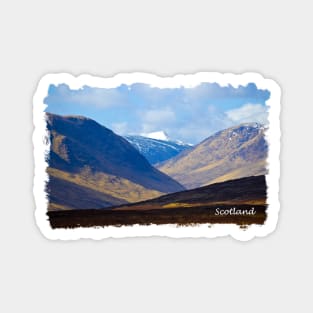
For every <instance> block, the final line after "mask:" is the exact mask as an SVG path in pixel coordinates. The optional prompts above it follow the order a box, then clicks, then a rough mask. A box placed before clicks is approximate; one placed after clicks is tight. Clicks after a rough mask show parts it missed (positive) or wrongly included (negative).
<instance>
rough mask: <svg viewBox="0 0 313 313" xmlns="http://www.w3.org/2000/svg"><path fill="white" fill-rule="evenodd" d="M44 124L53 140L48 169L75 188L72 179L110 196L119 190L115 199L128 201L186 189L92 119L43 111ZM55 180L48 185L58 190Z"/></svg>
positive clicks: (53, 190)
mask: <svg viewBox="0 0 313 313" xmlns="http://www.w3.org/2000/svg"><path fill="white" fill-rule="evenodd" d="M47 128H48V131H49V132H50V142H51V149H50V154H49V158H48V162H49V168H48V173H49V175H51V176H54V177H55V178H57V179H59V180H60V179H61V180H63V181H66V182H67V183H68V184H69V185H70V184H71V187H73V188H74V185H72V184H75V188H77V185H78V186H80V188H87V189H88V188H89V189H91V190H94V191H96V192H102V193H103V194H104V195H105V194H106V195H107V196H111V197H113V198H115V197H116V195H118V194H120V196H121V198H120V199H119V200H118V201H126V202H132V201H139V200H140V199H147V198H152V197H155V196H158V195H161V194H164V193H169V192H175V191H178V190H183V189H184V187H183V186H182V185H180V184H179V183H178V182H176V181H175V180H173V179H172V178H170V177H169V176H167V175H166V174H164V173H162V172H160V171H158V170H157V169H155V168H154V167H152V166H151V165H150V164H149V162H148V161H147V160H146V159H145V158H144V156H142V155H141V154H140V153H139V152H138V151H137V150H136V149H135V148H134V147H133V146H132V145H131V144H130V143H129V142H128V141H127V140H126V139H124V138H123V137H121V136H118V135H116V134H115V133H114V132H113V131H111V130H110V129H108V128H106V127H104V126H102V125H100V124H98V123H97V122H95V121H94V120H92V119H89V118H85V117H81V116H61V115H56V114H51V113H47ZM56 182H59V181H56V180H54V182H52V183H51V184H50V185H48V189H49V190H50V192H52V193H53V192H55V193H58V194H61V191H60V190H59V188H58V184H57V183H56ZM99 186H100V187H101V188H102V189H101V188H100V189H99V188H98V187H99ZM89 189H88V190H89ZM88 190H87V191H88ZM101 190H103V191H101ZM87 191H86V192H85V193H87ZM59 200H60V201H59V202H62V201H63V202H64V201H65V200H66V199H65V198H64V197H63V199H59ZM90 200H91V199H90ZM76 202H77V201H76V200H75V201H74V203H73V207H75V205H76V206H77V203H76ZM113 202H114V201H113ZM112 204H114V203H110V204H108V206H109V205H112ZM59 205H61V204H60V203H59Z"/></svg>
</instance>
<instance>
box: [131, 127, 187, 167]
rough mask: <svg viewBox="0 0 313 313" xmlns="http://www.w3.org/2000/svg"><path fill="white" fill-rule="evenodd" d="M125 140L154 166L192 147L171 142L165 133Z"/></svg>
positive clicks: (132, 137)
mask: <svg viewBox="0 0 313 313" xmlns="http://www.w3.org/2000/svg"><path fill="white" fill-rule="evenodd" d="M158 138H162V139H158ZM125 139H126V140H128V141H129V142H130V143H131V144H132V145H133V146H134V147H135V148H136V149H137V150H138V151H139V152H140V153H141V154H142V155H143V156H144V157H145V158H146V159H147V160H148V161H149V162H150V163H151V164H154V165H155V164H157V163H161V162H164V161H166V160H168V159H170V158H172V157H174V156H176V155H178V154H179V153H180V152H182V151H185V150H189V149H191V147H192V146H191V145H190V144H185V143H182V142H177V141H171V140H170V139H169V138H168V136H167V134H166V133H164V132H154V133H150V134H145V136H125Z"/></svg>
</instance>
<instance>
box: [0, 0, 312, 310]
mask: <svg viewBox="0 0 313 313" xmlns="http://www.w3.org/2000/svg"><path fill="white" fill-rule="evenodd" d="M309 4H310V1H289V2H287V1H275V2H274V1H259V2H256V1H238V0H237V1H216V2H214V3H213V2H210V1H195V0H194V1H189V2H187V1H160V0H159V1H154V2H152V1H124V2H122V1H112V2H110V4H109V2H105V1H2V2H1V4H0V35H1V36H0V38H1V43H0V45H1V48H0V62H1V64H0V65H1V66H0V77H1V89H0V90H1V123H0V127H1V132H0V134H1V163H0V164H1V168H0V173H1V190H2V192H1V200H2V201H1V203H2V205H1V211H2V214H1V219H0V231H1V237H0V238H1V239H0V240H1V257H0V260H1V270H0V271H1V273H0V284H1V301H0V310H1V312H26V311H27V312H28V311H30V312H74V311H76V312H170V311H172V312H173V311H174V312H209V311H212V312H238V311H241V312H281V311H284V312H286V311H287V312H310V311H312V309H313V307H312V302H311V299H310V296H311V295H312V269H311V266H312V264H313V263H312V261H313V260H312V215H313V214H312V210H313V207H312V200H311V190H310V189H311V186H312V183H311V181H310V180H311V176H312V165H311V161H312V152H311V151H312V149H311V151H309V149H310V146H311V145H312V139H311V138H310V137H311V135H312V122H311V121H312V109H311V107H312V103H311V102H312V91H311V90H312V87H311V85H312V78H311V71H312V55H313V53H312V52H313V51H312V33H311V29H312V26H313V25H312V16H311V13H312V10H311V8H310V6H309ZM310 44H311V45H310ZM121 71H122V72H132V71H145V72H152V73H155V74H158V75H161V76H167V75H173V74H177V73H194V72H197V71H221V72H234V73H241V72H245V71H257V72H260V73H261V74H263V75H264V76H266V77H268V78H273V79H274V80H276V81H277V82H278V83H279V84H280V85H281V87H282V90H283V99H282V102H283V103H282V115H281V122H282V130H283V137H282V154H281V161H282V168H281V169H282V173H281V194H280V197H281V204H282V208H281V213H280V219H279V224H278V227H277V230H276V231H275V232H274V233H273V234H271V235H270V236H268V237H267V238H263V239H254V240H253V241H250V242H246V243H243V242H237V241H235V240H233V239H230V238H222V239H214V240H212V239H206V240H204V239H201V240H199V239H197V240H191V239H189V240H175V239H167V238H150V239H140V238H138V239H127V240H126V239H123V240H113V239H109V240H102V241H98V242H96V241H91V240H84V241H77V242H58V241H48V240H47V239H45V238H44V237H43V236H42V235H41V233H40V232H39V230H38V228H37V226H36V224H35V220H34V210H35V208H34V200H33V196H32V179H33V158H32V143H31V136H32V131H33V125H32V96H33V93H34V91H35V89H36V84H37V82H38V80H39V79H40V78H41V77H42V76H43V75H44V74H46V73H49V72H70V73H72V74H75V75H78V74H81V73H90V74H94V75H99V76H105V77H107V76H112V75H113V74H115V73H118V72H121Z"/></svg>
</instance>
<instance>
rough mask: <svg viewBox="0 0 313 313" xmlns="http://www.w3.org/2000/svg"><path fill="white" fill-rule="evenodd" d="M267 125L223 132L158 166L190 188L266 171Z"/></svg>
mask: <svg viewBox="0 0 313 313" xmlns="http://www.w3.org/2000/svg"><path fill="white" fill-rule="evenodd" d="M267 150H268V149H267V143H266V140H265V136H264V127H263V126H262V125H260V124H256V123H253V124H243V125H239V126H235V127H231V128H229V129H225V130H223V131H220V132H218V133H216V134H214V135H213V136H210V137H209V138H207V139H206V140H204V141H202V142H201V143H199V144H198V145H196V146H195V147H194V148H192V149H191V150H187V151H184V152H182V153H181V154H179V155H178V156H177V157H174V158H172V159H170V160H168V161H166V162H164V163H162V164H160V165H159V166H158V169H159V170H161V171H162V172H164V173H166V174H167V175H169V176H171V177H172V178H174V179H175V180H177V181H178V182H180V183H181V184H183V185H184V186H185V187H186V188H197V187H200V186H205V185H209V184H212V183H216V182H222V181H227V180H231V179H236V178H241V177H247V176H255V175H262V174H265V173H266V159H267Z"/></svg>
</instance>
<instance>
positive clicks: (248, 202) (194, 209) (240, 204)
mask: <svg viewBox="0 0 313 313" xmlns="http://www.w3.org/2000/svg"><path fill="white" fill-rule="evenodd" d="M266 208H267V205H266V181H265V176H256V177H246V178H241V179H237V180H231V181H227V182H223V183H217V184H213V185H210V186H205V187H201V188H197V189H193V190H187V191H182V192H177V193H173V194H168V195H165V196H161V197H158V198H156V199H152V200H147V201H143V202H140V203H133V204H127V205H122V206H118V207H114V208H111V209H110V208H107V209H105V210H104V209H102V210H81V211H80V210H76V211H63V212H60V211H59V212H49V213H48V215H49V221H50V224H51V226H52V227H53V228H64V227H92V226H109V225H115V226H121V225H134V224H142V225H147V224H181V225H187V224H194V223H210V224H214V223H223V224H225V223H233V224H238V225H251V224H263V223H264V221H265V220H266ZM217 210H219V212H222V211H221V210H223V212H224V213H225V212H230V211H232V212H234V213H236V214H224V215H221V214H216V212H217ZM242 212H245V214H241V213H242ZM237 213H240V214H237Z"/></svg>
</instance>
